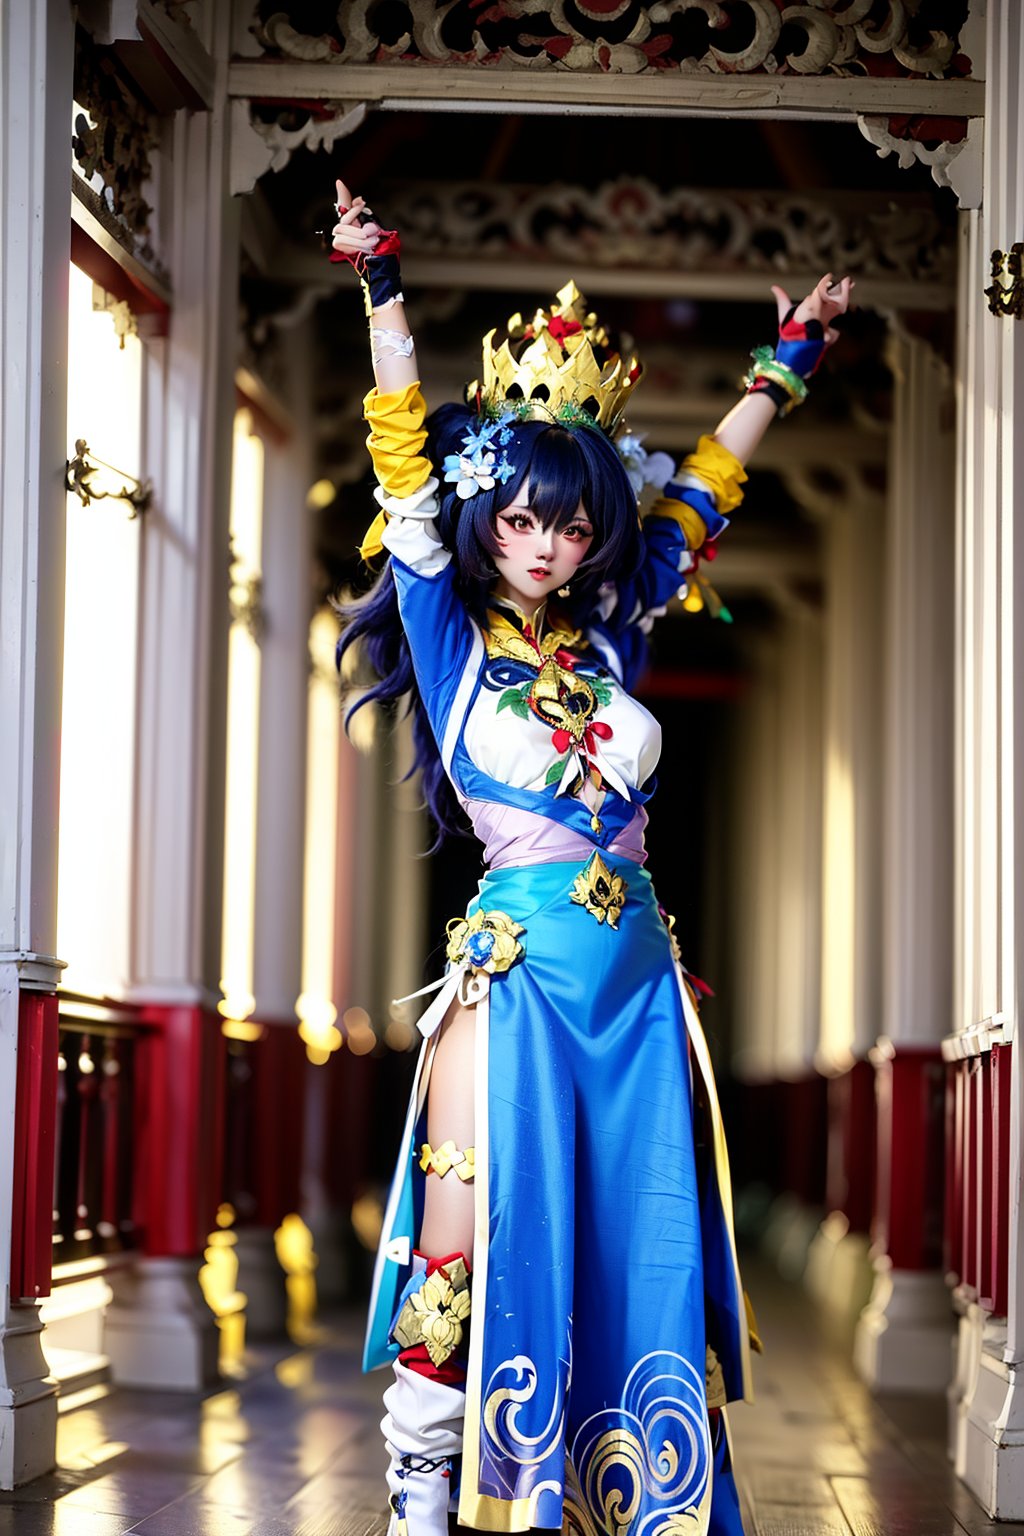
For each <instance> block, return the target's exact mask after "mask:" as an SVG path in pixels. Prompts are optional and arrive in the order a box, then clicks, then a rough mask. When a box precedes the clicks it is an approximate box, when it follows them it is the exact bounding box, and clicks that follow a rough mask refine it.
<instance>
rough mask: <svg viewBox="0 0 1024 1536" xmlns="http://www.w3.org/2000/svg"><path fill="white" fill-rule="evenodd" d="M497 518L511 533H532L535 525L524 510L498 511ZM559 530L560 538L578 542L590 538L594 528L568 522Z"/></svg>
mask: <svg viewBox="0 0 1024 1536" xmlns="http://www.w3.org/2000/svg"><path fill="white" fill-rule="evenodd" d="M497 518H498V521H499V522H500V523H505V524H507V526H508V528H509V529H510V530H511V532H512V533H532V532H533V530H534V529H535V527H536V522H535V520H534V518H533V517H532V516H530V515H529V514H528V513H526V512H499V513H498V514H497ZM559 532H560V533H561V536H562V538H564V539H569V540H570V542H571V543H573V544H578V543H581V542H582V540H584V539H589V538H592V537H593V532H594V530H593V529H592V528H590V527H589V526H585V525H584V524H583V523H569V524H568V525H567V526H566V527H565V528H562V529H560V530H559Z"/></svg>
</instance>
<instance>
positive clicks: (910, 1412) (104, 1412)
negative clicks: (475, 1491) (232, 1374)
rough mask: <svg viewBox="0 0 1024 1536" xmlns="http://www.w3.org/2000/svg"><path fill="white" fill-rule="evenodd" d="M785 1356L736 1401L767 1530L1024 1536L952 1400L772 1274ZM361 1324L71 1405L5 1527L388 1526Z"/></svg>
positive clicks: (770, 1305)
mask: <svg viewBox="0 0 1024 1536" xmlns="http://www.w3.org/2000/svg"><path fill="white" fill-rule="evenodd" d="M755 1289H756V1291H757V1295H758V1300H759V1307H758V1311H759V1321H760V1323H761V1327H762V1332H763V1333H764V1335H765V1341H766V1345H767V1348H768V1353H767V1354H766V1355H765V1357H764V1358H763V1359H761V1360H758V1361H757V1362H756V1365H757V1386H758V1394H759V1396H758V1403H757V1405H756V1406H755V1407H753V1408H748V1407H739V1408H737V1409H735V1410H734V1411H733V1415H732V1425H733V1431H734V1437H735V1444H736V1460H737V1467H738V1470H739V1474H740V1480H741V1484H742V1491H743V1496H744V1500H745V1504H746V1521H747V1530H748V1532H749V1533H750V1536H754V1533H757V1536H883V1533H885V1536H982V1533H986V1532H991V1533H998V1536H1024V1525H999V1526H996V1525H993V1524H991V1523H990V1522H989V1521H987V1520H986V1519H985V1518H984V1516H983V1515H982V1512H981V1510H980V1509H979V1508H978V1506H977V1505H976V1504H975V1503H974V1501H973V1499H971V1497H970V1496H969V1495H968V1494H967V1493H966V1492H965V1491H964V1489H963V1488H962V1487H961V1486H960V1485H959V1484H958V1483H957V1482H956V1480H955V1478H953V1477H952V1475H951V1473H950V1471H949V1467H948V1465H947V1463H946V1459H945V1452H944V1444H943V1434H944V1430H943V1413H944V1404H943V1403H942V1402H941V1401H939V1400H934V1401H933V1400H927V1399H924V1400H922V1399H919V1398H918V1399H914V1398H906V1399H891V1400H888V1401H887V1402H886V1403H885V1404H884V1405H880V1404H879V1403H878V1402H876V1401H874V1400H873V1399H872V1398H871V1397H870V1396H869V1395H868V1394H867V1393H866V1392H865V1391H864V1389H863V1388H862V1387H861V1386H860V1385H859V1384H858V1383H857V1382H856V1380H855V1379H854V1378H853V1376H852V1374H851V1372H850V1370H849V1368H848V1366H847V1365H846V1364H845V1363H844V1357H843V1355H842V1353H841V1352H839V1351H837V1350H836V1349H835V1348H830V1347H829V1346H828V1344H827V1343H826V1342H825V1341H824V1340H823V1338H822V1337H821V1336H820V1335H819V1334H818V1332H817V1331H816V1329H815V1326H814V1322H813V1318H812V1317H810V1315H809V1311H808V1307H807V1303H806V1301H805V1300H804V1299H803V1297H802V1296H800V1295H799V1294H798V1293H792V1292H787V1291H785V1290H783V1289H782V1288H781V1287H780V1286H779V1285H778V1282H767V1281H762V1282H761V1283H760V1284H756V1283H755ZM356 1334H357V1324H356V1322H355V1320H353V1321H352V1322H351V1323H349V1324H343V1325H342V1326H340V1327H338V1328H335V1329H332V1330H331V1331H330V1333H329V1334H325V1337H324V1340H323V1342H322V1343H321V1344H320V1345H319V1346H318V1347H317V1348H315V1349H310V1350H304V1351H301V1352H295V1351H290V1352H289V1351H285V1350H282V1351H277V1352H274V1351H265V1352H263V1353H260V1354H254V1355H253V1357H252V1361H251V1366H250V1372H249V1375H248V1377H247V1379H246V1380H245V1381H244V1382H242V1383H239V1384H238V1386H237V1387H231V1388H229V1389H227V1390H221V1391H218V1392H216V1393H214V1394H212V1395H211V1396H209V1397H207V1398H206V1399H205V1400H203V1401H201V1402H200V1401H197V1400H195V1399H190V1398H182V1397H178V1396H169V1395H156V1394H151V1393H146V1394H143V1393H138V1392H126V1391H122V1392H111V1393H110V1394H109V1395H107V1396H105V1397H102V1398H101V1399H98V1400H96V1401H94V1402H91V1403H88V1404H85V1405H83V1406H80V1407H73V1408H70V1409H69V1410H67V1411H65V1412H64V1413H63V1414H62V1416H61V1420H60V1440H59V1458H60V1470H59V1471H58V1472H56V1473H55V1474H54V1475H53V1476H51V1477H46V1478H41V1479H40V1480H39V1481H38V1482H36V1483H33V1484H30V1485H29V1486H28V1487H26V1488H22V1489H19V1490H17V1491H16V1492H15V1493H13V1494H0V1536H121V1533H123V1532H128V1531H132V1532H138V1533H139V1536H381V1533H383V1531H384V1528H385V1520H384V1514H383V1508H384V1501H383V1497H382V1488H383V1477H382V1452H381V1447H380V1439H379V1434H378V1430H377V1421H378V1419H379V1417H380V1409H379V1406H378V1399H379V1394H380V1390H381V1388H382V1385H383V1384H384V1383H383V1378H382V1377H381V1376H380V1375H376V1376H374V1377H372V1378H364V1377H361V1376H360V1375H359V1374H358V1373H357V1371H356V1367H355V1346H356Z"/></svg>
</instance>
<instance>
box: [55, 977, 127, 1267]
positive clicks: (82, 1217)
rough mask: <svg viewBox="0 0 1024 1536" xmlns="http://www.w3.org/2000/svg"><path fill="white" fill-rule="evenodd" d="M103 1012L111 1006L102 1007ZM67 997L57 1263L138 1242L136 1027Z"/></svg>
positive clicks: (63, 1006) (60, 1085)
mask: <svg viewBox="0 0 1024 1536" xmlns="http://www.w3.org/2000/svg"><path fill="white" fill-rule="evenodd" d="M103 1012H105V1010H103ZM100 1013H101V1010H99V1009H95V1008H93V1007H92V1006H91V1005H88V1006H86V1007H84V1008H83V1007H82V1006H81V1005H80V1004H76V1003H75V1001H74V1000H65V999H61V1003H60V1015H59V1023H60V1028H59V1037H58V1039H59V1044H58V1049H59V1056H58V1063H57V1065H58V1075H57V1129H56V1157H55V1168H54V1213H53V1215H54V1231H53V1259H54V1263H57V1264H63V1263H67V1262H68V1261H70V1260H78V1259H84V1258H91V1257H93V1256H95V1255H96V1254H102V1253H112V1252H120V1251H121V1250H122V1249H125V1248H132V1247H134V1246H135V1241H136V1232H135V1222H134V1220H133V1211H132V1207H133V1199H134V1168H135V1156H136V1148H135V1137H136V1116H135V1094H134V1068H135V1060H136V1043H137V1034H138V1031H137V1030H135V1029H133V1028H132V1027H130V1026H128V1025H124V1024H121V1023H118V1022H113V1017H111V1018H106V1017H102V1018H98V1017H96V1015H97V1014H100Z"/></svg>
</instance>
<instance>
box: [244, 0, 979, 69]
mask: <svg viewBox="0 0 1024 1536" xmlns="http://www.w3.org/2000/svg"><path fill="white" fill-rule="evenodd" d="M325 10H326V8H320V11H319V14H321V15H322V14H324V11H325ZM966 11H967V4H966V0H798V3H792V4H786V3H785V0H656V3H653V4H644V3H642V0H490V3H487V0H392V3H390V4H388V5H386V6H385V5H381V4H380V3H379V0H339V3H338V5H337V11H336V15H335V18H334V20H333V22H332V23H331V24H330V25H328V26H327V27H326V29H325V30H324V31H322V32H314V31H308V30H304V27H303V23H302V21H301V16H302V14H303V13H304V12H305V13H306V14H307V15H308V13H309V12H308V7H305V6H302V5H300V4H298V3H296V4H293V5H292V6H291V7H290V8H289V7H287V6H282V5H280V4H275V3H274V0H262V3H260V4H259V5H258V6H257V19H256V21H255V22H254V24H253V28H252V30H253V33H254V35H255V37H256V39H257V41H258V42H259V43H260V45H261V46H262V47H263V49H264V50H265V51H266V52H268V53H271V54H274V55H277V56H279V57H282V58H287V59H295V60H301V61H303V62H306V63H311V62H323V63H330V64H338V65H344V64H393V63H403V64H404V63H408V64H410V65H423V66H430V65H461V66H470V67H473V66H477V67H479V66H480V65H484V66H487V67H489V68H494V67H496V68H501V69H529V70H536V69H546V68H555V69H559V70H563V71H564V70H570V71H579V72H605V73H617V74H642V73H644V72H648V71H649V72H657V71H671V70H677V71H682V72H684V73H709V74H740V73H742V74H750V73H762V74H787V73H792V74H801V75H825V74H831V75H837V76H856V75H876V76H878V75H880V76H894V75H895V76H904V77H906V76H931V77H932V78H934V79H946V78H950V77H957V76H964V75H967V74H969V73H970V61H969V60H968V59H966V58H965V57H964V56H963V55H962V54H960V53H959V51H958V43H959V35H960V30H961V28H962V27H963V25H964V21H965V16H966ZM306 25H308V23H306Z"/></svg>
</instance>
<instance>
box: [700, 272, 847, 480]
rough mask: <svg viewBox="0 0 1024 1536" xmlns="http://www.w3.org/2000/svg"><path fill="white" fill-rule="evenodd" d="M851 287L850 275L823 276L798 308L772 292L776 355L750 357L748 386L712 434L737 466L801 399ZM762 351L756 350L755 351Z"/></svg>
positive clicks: (833, 337)
mask: <svg viewBox="0 0 1024 1536" xmlns="http://www.w3.org/2000/svg"><path fill="white" fill-rule="evenodd" d="M852 288H853V281H852V279H851V278H849V277H844V278H843V279H842V281H841V282H838V283H833V281H832V273H831V272H826V274H825V276H824V277H823V278H822V279H821V281H820V283H818V284H817V285H816V286H815V287H814V288H813V289H812V290H811V292H810V293H809V294H808V295H807V297H806V298H805V299H801V301H800V303H799V304H794V303H793V301H792V299H791V298H790V297H789V294H788V293H787V292H786V290H785V289H784V288H779V287H777V286H774V287H773V288H772V293H773V294H774V295H775V302H776V304H777V305H778V310H779V344H778V346H777V347H776V348H775V356H774V358H772V359H768V358H763V357H762V358H756V359H755V363H754V367H753V368H752V369H751V372H750V374H749V375H748V379H749V380H750V381H751V382H750V388H749V389H748V391H747V393H746V394H745V395H743V396H742V397H741V398H740V399H739V400H738V401H737V403H736V404H735V405H734V406H733V408H732V410H731V411H729V413H728V414H727V415H726V416H724V417H723V418H722V420H721V421H720V422H719V423H718V426H717V427H716V428H715V430H714V433H713V436H714V439H715V441H716V442H717V443H721V445H722V447H723V448H727V449H728V450H729V452H730V453H731V454H732V455H733V456H734V458H737V459H738V460H739V462H740V463H741V464H746V463H747V462H748V461H749V459H750V456H751V454H752V453H753V452H754V449H755V448H756V447H757V445H758V443H759V442H760V441H761V439H762V437H764V434H765V432H766V431H767V430H768V426H769V423H770V422H771V420H772V418H773V417H774V416H776V415H780V414H781V415H785V414H786V413H787V411H789V410H791V409H792V408H793V406H794V405H796V404H797V403H798V402H799V401H800V400H801V399H802V398H803V394H804V393H806V390H803V391H801V389H800V387H799V386H800V384H802V383H804V381H806V380H807V379H809V378H810V377H811V375H812V374H813V373H814V372H815V370H816V369H817V367H818V364H819V363H820V362H821V359H822V358H823V357H824V355H825V352H826V351H827V350H828V348H829V347H830V346H831V345H832V343H833V342H835V341H837V340H838V339H839V332H838V331H837V330H836V329H835V327H834V326H833V324H832V321H833V320H835V319H837V318H838V317H839V316H840V315H842V314H845V313H846V310H847V308H848V306H849V303H850V290H851V289H852ZM765 350H767V349H764V348H758V352H759V353H760V352H763V351H765ZM759 369H760V371H759ZM787 375H792V376H795V377H788V378H787Z"/></svg>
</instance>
